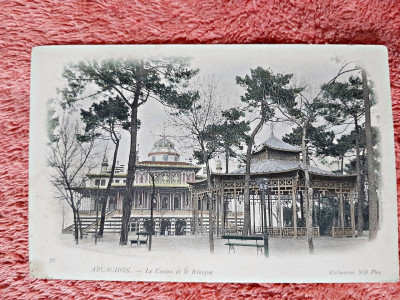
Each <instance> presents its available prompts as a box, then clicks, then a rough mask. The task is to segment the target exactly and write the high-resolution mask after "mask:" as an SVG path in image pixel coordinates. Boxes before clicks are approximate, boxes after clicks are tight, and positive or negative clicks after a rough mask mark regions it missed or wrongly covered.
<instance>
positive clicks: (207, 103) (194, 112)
mask: <svg viewBox="0 0 400 300" xmlns="http://www.w3.org/2000/svg"><path fill="white" fill-rule="evenodd" d="M194 88H195V89H196V90H197V91H198V96H199V97H198V98H197V99H195V100H194V101H193V102H192V105H191V106H190V107H188V108H187V109H181V110H179V111H174V112H173V113H171V120H172V124H173V125H174V126H175V127H177V128H179V129H180V131H181V132H183V134H182V135H180V136H179V138H180V139H181V140H184V141H185V142H187V143H186V145H188V146H189V147H191V148H192V149H194V156H195V158H196V159H197V160H198V161H199V163H201V164H205V165H206V172H207V200H208V204H209V205H208V211H209V243H210V253H213V252H214V219H215V218H214V207H213V206H214V203H213V198H212V182H211V169H210V161H211V159H212V158H213V157H214V156H215V155H216V154H217V153H219V151H220V150H221V149H220V146H219V145H220V143H219V141H218V137H217V135H216V134H215V132H213V130H212V128H213V125H216V124H222V122H223V120H222V115H221V109H220V98H219V97H220V95H219V90H218V84H217V83H216V80H215V78H213V77H209V78H205V79H203V80H202V81H201V82H198V83H196V85H195V86H194Z"/></svg>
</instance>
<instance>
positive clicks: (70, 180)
mask: <svg viewBox="0 0 400 300" xmlns="http://www.w3.org/2000/svg"><path fill="white" fill-rule="evenodd" d="M31 75H32V78H31V114H30V116H31V118H30V122H31V123H30V161H29V168H30V170H29V248H30V249H29V251H30V252H29V253H30V272H31V276H33V277H35V278H48V279H52V278H54V279H89V280H124V281H189V282H191V281H194V282H196V281H197V282H386V281H397V280H398V276H399V263H398V236H397V199H396V175H395V158H394V138H393V120H392V109H391V98H390V85H389V70H388V57H387V50H386V48H385V47H382V46H344V45H343V46H340V45H336V46H329V45H319V46H311V45H162V46H161V45H135V46H133V45H132V46H128V45H124V46H122V45H121V46H45V47H37V48H34V49H33V53H32V74H31Z"/></svg>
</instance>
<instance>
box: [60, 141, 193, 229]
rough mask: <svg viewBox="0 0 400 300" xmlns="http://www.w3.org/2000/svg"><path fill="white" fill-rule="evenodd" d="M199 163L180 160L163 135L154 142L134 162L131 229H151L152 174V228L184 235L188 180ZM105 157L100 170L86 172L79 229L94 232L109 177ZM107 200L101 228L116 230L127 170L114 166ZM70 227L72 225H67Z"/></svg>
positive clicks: (188, 206)
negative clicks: (86, 181)
mask: <svg viewBox="0 0 400 300" xmlns="http://www.w3.org/2000/svg"><path fill="white" fill-rule="evenodd" d="M200 169H201V167H200V166H196V165H193V164H190V163H188V162H181V161H180V154H179V153H178V152H177V151H176V150H175V145H174V144H173V143H172V142H171V141H170V140H168V139H167V138H165V137H163V138H161V139H160V140H158V141H156V142H155V143H154V145H153V149H152V150H151V152H150V153H149V154H148V158H147V160H145V161H140V162H138V163H137V164H136V174H135V182H134V186H135V189H134V193H135V194H134V200H133V207H132V212H131V226H130V230H131V231H148V232H150V231H151V226H150V199H151V194H152V191H153V187H152V181H151V177H150V174H153V175H155V179H156V180H155V186H156V189H155V192H156V203H155V206H154V221H153V222H154V223H153V224H154V225H155V226H154V229H155V232H156V233H158V234H163V235H186V234H188V233H190V231H191V229H192V228H191V224H192V219H193V215H192V212H193V207H192V201H191V195H190V191H189V184H188V182H190V181H195V177H196V173H197V172H198V171H199V170H200ZM110 172H111V171H110V168H109V165H108V162H107V160H105V161H103V163H102V168H101V172H100V173H98V174H88V177H89V179H90V180H89V183H88V185H87V186H86V187H85V188H83V189H82V190H81V191H80V192H81V193H82V195H83V196H84V197H83V199H82V201H81V208H80V211H81V218H82V228H84V231H85V232H93V231H94V230H95V226H96V211H97V210H96V207H98V210H99V211H100V205H98V206H97V203H98V202H100V201H99V200H102V199H103V198H102V197H103V194H104V192H105V189H106V187H107V184H108V180H109V177H110ZM110 194H111V195H110V197H109V199H108V201H107V207H106V208H107V214H106V222H105V227H104V231H105V232H119V231H120V229H121V217H122V202H123V198H124V196H125V195H126V173H125V172H124V167H123V166H117V168H116V170H115V173H114V179H113V182H112V184H111V193H110ZM70 227H71V226H70ZM66 230H69V228H66Z"/></svg>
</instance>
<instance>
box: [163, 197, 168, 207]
mask: <svg viewBox="0 0 400 300" xmlns="http://www.w3.org/2000/svg"><path fill="white" fill-rule="evenodd" d="M161 209H168V197H167V196H163V197H162V198H161Z"/></svg>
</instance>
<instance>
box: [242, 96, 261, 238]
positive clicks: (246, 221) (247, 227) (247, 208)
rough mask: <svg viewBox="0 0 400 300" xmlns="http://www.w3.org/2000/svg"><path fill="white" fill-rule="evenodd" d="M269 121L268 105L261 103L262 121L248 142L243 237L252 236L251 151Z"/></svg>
mask: <svg viewBox="0 0 400 300" xmlns="http://www.w3.org/2000/svg"><path fill="white" fill-rule="evenodd" d="M266 119H267V104H266V103H265V101H262V103H261V119H260V122H258V124H257V126H256V127H255V128H254V130H253V132H252V133H251V135H250V137H249V140H248V141H247V143H246V144H247V151H246V173H245V175H244V195H243V196H244V199H243V201H244V220H243V235H249V234H251V216H250V166H251V151H252V149H253V144H254V138H255V137H256V135H257V133H258V132H259V131H260V130H261V128H262V127H263V125H264V123H265V120H266Z"/></svg>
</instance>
